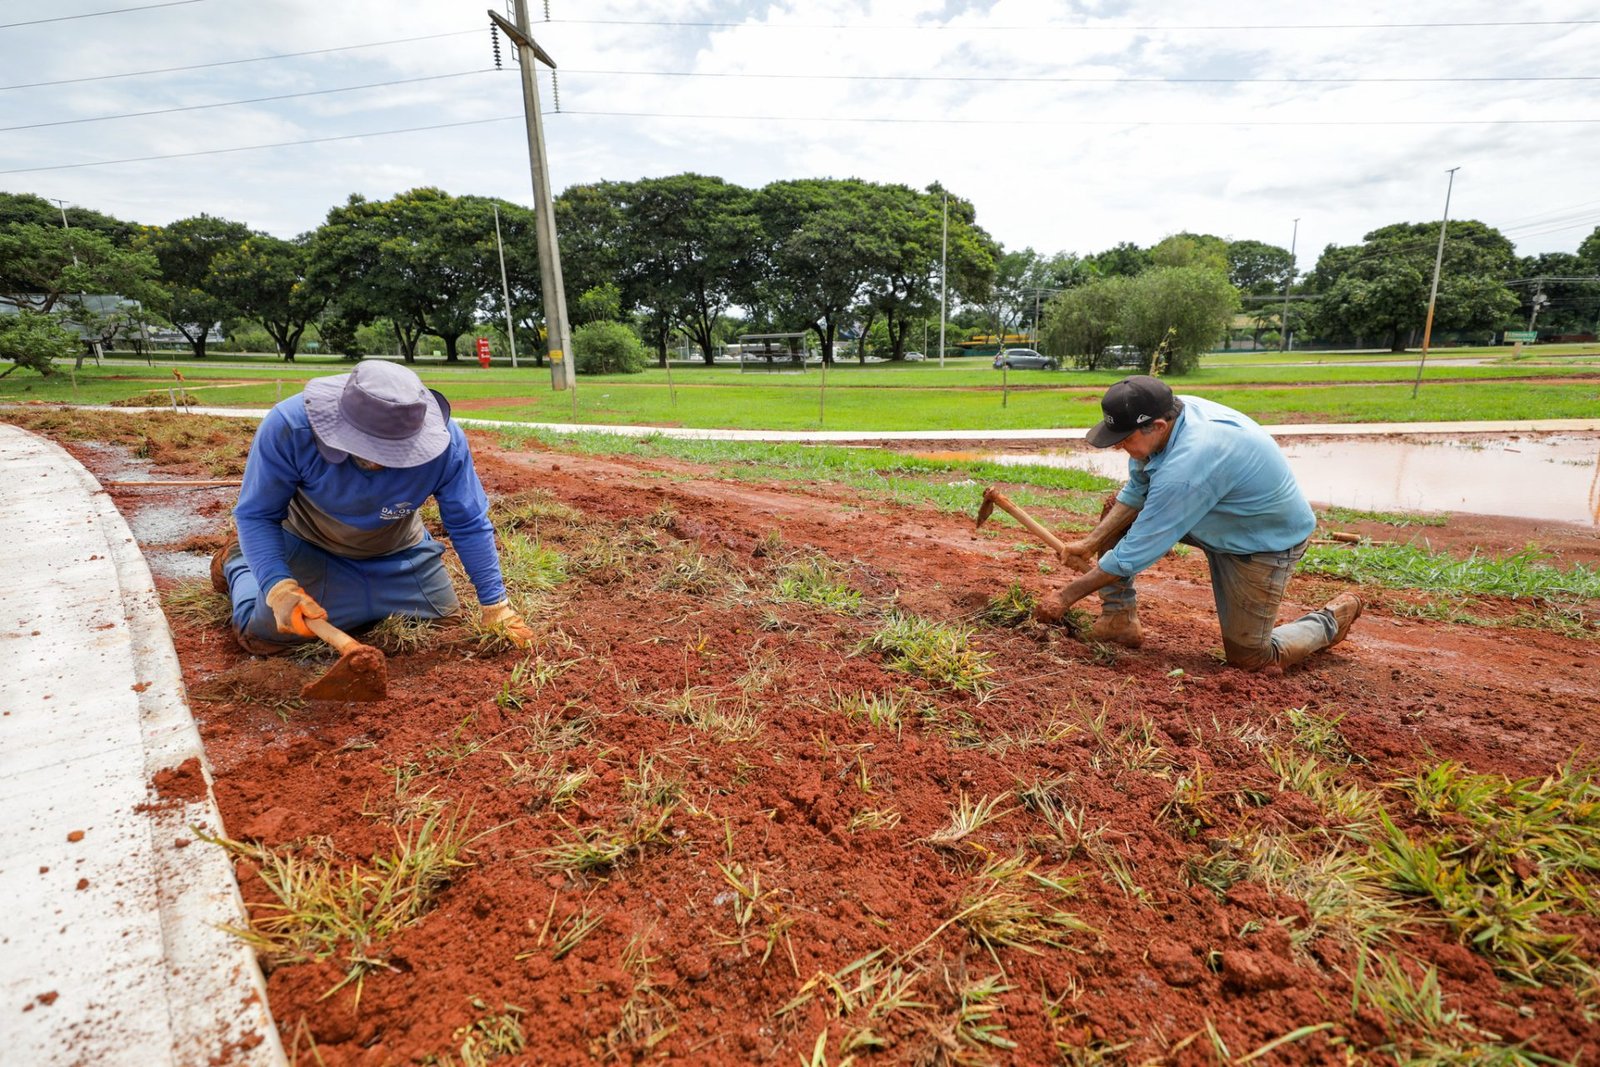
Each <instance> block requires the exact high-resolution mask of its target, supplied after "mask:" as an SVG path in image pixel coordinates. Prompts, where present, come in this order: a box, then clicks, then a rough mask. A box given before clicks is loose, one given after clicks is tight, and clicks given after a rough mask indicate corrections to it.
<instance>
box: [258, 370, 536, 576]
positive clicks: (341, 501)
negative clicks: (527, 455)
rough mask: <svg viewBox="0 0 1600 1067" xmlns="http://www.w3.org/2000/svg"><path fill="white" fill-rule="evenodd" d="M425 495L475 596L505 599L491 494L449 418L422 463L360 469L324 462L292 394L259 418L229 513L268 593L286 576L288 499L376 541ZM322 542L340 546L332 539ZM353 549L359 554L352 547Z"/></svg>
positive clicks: (411, 517) (409, 518) (301, 403)
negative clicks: (433, 453)
mask: <svg viewBox="0 0 1600 1067" xmlns="http://www.w3.org/2000/svg"><path fill="white" fill-rule="evenodd" d="M297 496H298V497H299V500H298V501H297V499H296V498H297ZM430 496H431V497H433V498H434V499H435V500H437V501H438V504H439V518H440V520H441V521H442V522H443V523H444V528H445V532H446V533H448V534H449V535H450V540H451V544H452V545H453V546H454V547H455V550H456V554H457V555H458V556H460V557H461V563H462V566H463V567H464V568H465V569H466V572H467V577H468V578H469V579H470V580H471V581H472V585H473V588H474V589H475V590H476V591H477V594H478V602H479V603H481V604H495V603H498V602H500V601H501V600H504V599H505V595H506V594H505V583H504V581H503V580H502V578H501V575H500V557H499V554H498V553H497V552H496V551H495V546H494V526H493V525H492V524H491V523H490V522H489V498H488V496H487V494H485V493H484V491H483V483H482V482H480V481H479V480H478V472H477V470H476V469H475V468H474V467H473V465H472V451H471V449H470V448H468V446H467V437H466V434H464V433H463V432H462V430H461V427H459V426H457V425H456V424H455V423H454V422H452V423H450V444H449V446H448V447H447V448H446V449H445V450H444V451H443V452H441V453H440V454H439V455H438V456H437V457H435V458H434V459H432V460H430V461H428V462H427V463H424V464H422V465H421V466H419V467H384V468H381V469H379V470H373V471H367V470H362V469H361V468H360V467H358V466H357V465H356V464H355V463H354V462H353V461H352V460H351V459H348V458H347V459H345V460H344V462H342V463H330V462H328V460H327V459H326V458H324V457H323V455H322V453H321V451H320V450H319V449H318V448H317V439H316V437H315V435H314V434H313V433H312V430H311V423H310V421H309V420H308V419H307V417H306V408H305V400H304V398H303V397H302V396H298V395H297V396H292V397H290V398H288V399H287V400H284V401H281V402H280V403H278V404H277V405H276V406H274V407H273V409H272V410H271V411H269V412H267V414H266V416H265V417H264V418H263V419H262V420H261V425H260V427H259V428H257V430H256V435H255V439H254V440H253V441H252V442H251V445H250V456H249V458H248V459H247V460H246V461H245V468H244V484H243V486H241V488H240V490H239V503H238V506H237V507H235V508H234V509H233V514H234V519H235V521H236V523H237V524H238V528H239V544H240V547H241V548H242V549H243V550H244V557H245V560H246V561H247V562H248V563H249V564H250V570H251V572H252V573H253V574H254V575H255V579H256V581H257V583H259V584H260V586H261V588H262V589H263V590H268V589H271V588H272V587H273V586H274V585H276V584H277V583H278V582H280V581H282V580H283V579H285V578H292V577H293V575H292V574H290V572H289V567H288V564H287V563H286V562H285V559H284V541H283V535H284V520H285V519H286V518H287V517H288V515H289V511H290V508H291V506H303V505H305V504H309V505H310V507H311V508H312V509H314V511H315V512H317V513H320V516H325V517H326V518H327V519H331V520H333V522H334V523H338V524H343V525H345V526H348V527H350V528H351V529H352V531H354V532H355V533H356V534H357V535H358V536H359V535H360V534H362V533H370V534H372V535H373V536H374V537H375V538H376V539H378V540H380V541H381V540H382V539H383V538H384V534H385V532H386V531H387V530H390V529H393V528H394V527H393V524H395V523H411V524H415V523H416V522H417V520H416V511H417V509H418V508H420V507H422V505H423V504H424V503H426V501H427V499H428V498H429V497H430ZM419 540H421V527H420V525H417V529H416V533H415V535H414V536H413V537H412V539H411V542H412V543H413V544H414V543H415V542H416V541H419ZM323 547H325V548H328V549H329V550H330V551H334V552H335V553H336V554H337V552H338V549H337V547H336V546H329V545H324V546H323ZM394 547H395V548H402V547H410V546H409V545H405V544H401V545H396V546H394ZM368 554H370V553H368ZM351 555H353V556H357V557H358V558H359V555H360V553H351Z"/></svg>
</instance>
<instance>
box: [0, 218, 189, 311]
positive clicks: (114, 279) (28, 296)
mask: <svg viewBox="0 0 1600 1067" xmlns="http://www.w3.org/2000/svg"><path fill="white" fill-rule="evenodd" d="M158 269H159V268H158V264H157V262H156V258H155V257H154V256H153V255H151V254H149V253H147V252H137V251H132V250H129V249H127V248H123V247H121V246H119V245H117V244H116V243H115V242H114V241H112V239H111V238H109V237H107V236H106V235H105V234H103V233H100V232H97V231H95V230H88V229H84V230H63V229H62V228H61V227H59V226H41V225H39V224H38V223H18V224H14V225H11V226H6V227H4V228H0V303H6V304H11V305H12V306H14V307H18V308H30V309H32V310H34V311H39V312H46V313H48V312H50V311H53V310H55V309H56V308H57V307H58V306H64V307H66V308H68V309H74V306H75V305H76V304H78V303H79V297H80V295H82V294H90V295H102V296H122V297H125V298H127V299H129V300H142V301H146V302H149V301H153V300H159V299H160V298H161V295H162V294H161V291H160V290H159V288H158V287H157V286H156V284H155V282H156V274H157V271H158Z"/></svg>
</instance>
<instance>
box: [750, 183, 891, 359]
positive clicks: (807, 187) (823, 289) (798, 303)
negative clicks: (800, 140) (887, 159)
mask: <svg viewBox="0 0 1600 1067" xmlns="http://www.w3.org/2000/svg"><path fill="white" fill-rule="evenodd" d="M870 203H871V198H870V196H869V194H868V189H867V184H866V183H865V182H862V181H858V180H856V179H822V178H804V179H799V180H796V181H779V182H772V183H771V184H769V185H767V186H766V187H764V188H763V189H762V190H761V191H760V192H759V193H757V194H756V197H755V211H756V216H757V218H758V219H759V220H760V223H761V229H762V239H761V241H760V246H759V248H758V249H757V252H756V255H754V256H753V257H752V263H751V272H750V274H749V275H748V276H747V278H746V279H744V284H743V285H741V290H742V294H743V295H742V299H743V300H744V301H745V302H747V303H750V304H756V305H760V306H762V307H763V308H765V309H767V310H768V312H769V313H771V314H773V315H774V316H775V317H776V318H777V319H778V320H779V321H782V322H785V323H788V324H794V325H799V324H802V323H803V324H804V325H806V326H807V327H808V328H810V329H811V331H812V332H814V333H815V334H816V335H817V339H818V340H819V341H820V342H821V345H822V358H823V360H824V361H826V362H829V363H831V362H833V345H834V341H835V339H836V338H837V337H838V336H839V328H840V326H841V325H842V324H843V323H844V322H845V321H846V319H847V318H848V317H849V316H850V314H851V313H852V311H853V309H854V308H855V306H856V302H857V299H858V298H859V297H860V295H861V293H862V292H863V290H864V289H865V287H866V284H867V281H868V279H869V278H870V277H871V276H872V273H873V269H874V256H875V255H877V254H878V250H877V249H875V248H874V247H873V245H874V243H875V241H876V239H877V237H876V235H874V234H869V233H868V232H867V231H866V229H865V228H864V227H863V225H862V223H863V222H864V220H865V219H866V213H867V210H868V208H869V205H870Z"/></svg>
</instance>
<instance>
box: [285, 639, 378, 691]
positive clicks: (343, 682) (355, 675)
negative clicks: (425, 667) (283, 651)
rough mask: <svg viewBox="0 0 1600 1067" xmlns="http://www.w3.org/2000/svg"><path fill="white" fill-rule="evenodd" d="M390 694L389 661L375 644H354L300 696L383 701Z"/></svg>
mask: <svg viewBox="0 0 1600 1067" xmlns="http://www.w3.org/2000/svg"><path fill="white" fill-rule="evenodd" d="M388 694H389V663H388V661H387V660H386V659H384V656H383V653H382V652H381V651H379V650H378V649H376V648H373V647H372V646H371V645H351V646H350V647H349V648H347V649H345V652H344V654H343V655H342V656H340V657H339V662H337V663H335V664H334V665H333V666H332V667H329V668H328V673H326V674H324V675H323V676H322V677H321V678H318V679H317V680H316V681H314V682H308V683H306V685H305V687H304V688H302V689H301V690H300V695H301V696H302V697H304V698H305V699H306V700H382V699H383V698H384V697H386V696H388Z"/></svg>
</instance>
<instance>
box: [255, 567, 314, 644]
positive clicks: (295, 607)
mask: <svg viewBox="0 0 1600 1067" xmlns="http://www.w3.org/2000/svg"><path fill="white" fill-rule="evenodd" d="M267 607H269V608H271V609H272V617H273V619H275V620H276V621H277V623H278V632H279V633H281V634H297V635H299V636H300V637H316V636H317V635H316V634H314V633H312V632H311V627H309V626H307V625H306V620H307V619H326V618H327V617H328V613H327V612H326V611H323V610H322V605H321V604H318V603H317V602H316V601H315V600H312V599H311V594H310V593H307V592H306V591H305V590H304V589H301V588H300V583H299V582H297V581H295V580H294V579H293V578H285V579H283V580H282V581H281V582H279V583H278V584H276V585H274V586H273V587H272V588H271V589H269V590H267Z"/></svg>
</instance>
